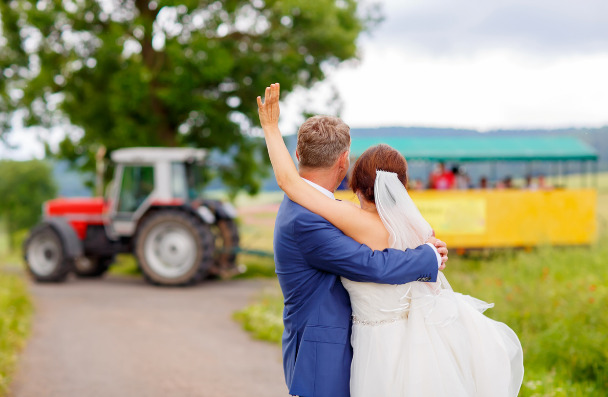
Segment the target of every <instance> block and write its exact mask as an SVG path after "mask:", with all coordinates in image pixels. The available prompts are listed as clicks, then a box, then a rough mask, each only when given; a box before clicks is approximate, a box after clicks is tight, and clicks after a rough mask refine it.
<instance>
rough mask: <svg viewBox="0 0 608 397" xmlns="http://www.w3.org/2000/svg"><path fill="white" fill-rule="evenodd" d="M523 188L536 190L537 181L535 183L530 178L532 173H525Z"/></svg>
mask: <svg viewBox="0 0 608 397" xmlns="http://www.w3.org/2000/svg"><path fill="white" fill-rule="evenodd" d="M524 188H525V189H528V190H538V183H536V182H535V181H534V180H533V179H532V175H530V174H528V175H526V179H525V182H524Z"/></svg>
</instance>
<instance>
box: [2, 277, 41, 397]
mask: <svg viewBox="0 0 608 397" xmlns="http://www.w3.org/2000/svg"><path fill="white" fill-rule="evenodd" d="M32 311H33V307H32V302H31V299H30V297H29V294H28V291H27V288H26V284H25V281H24V280H23V278H22V277H21V276H19V275H15V274H6V273H4V272H2V271H0V313H2V315H0V396H4V395H6V394H7V393H8V387H9V385H10V380H11V375H12V372H13V370H14V368H15V364H16V362H17V358H18V356H17V355H18V353H19V351H20V350H21V349H22V348H23V346H24V344H25V340H26V338H27V335H28V333H29V330H30V321H31V317H32Z"/></svg>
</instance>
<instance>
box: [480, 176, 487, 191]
mask: <svg viewBox="0 0 608 397" xmlns="http://www.w3.org/2000/svg"><path fill="white" fill-rule="evenodd" d="M479 188H480V189H488V188H489V185H488V178H487V177H485V176H482V177H481V178H479Z"/></svg>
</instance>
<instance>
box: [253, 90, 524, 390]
mask: <svg viewBox="0 0 608 397" xmlns="http://www.w3.org/2000/svg"><path fill="white" fill-rule="evenodd" d="M258 106H259V114H260V122H261V124H262V127H263V130H264V136H265V138H266V145H267V148H268V154H269V156H270V161H271V163H272V166H273V169H274V171H275V177H276V178H277V182H278V184H279V186H281V189H283V190H284V191H285V194H286V198H285V200H284V201H283V203H282V204H281V208H280V209H279V214H278V215H277V220H276V226H275V234H274V235H275V240H274V247H275V261H276V267H277V269H276V270H277V274H278V276H279V282H280V284H281V288H282V289H283V293H284V296H285V311H284V323H285V332H284V334H283V353H284V355H283V358H284V364H285V374H286V379H287V383H288V384H289V385H290V390H289V391H290V394H292V395H298V396H301V397H312V396H319V397H321V396H331V397H348V396H351V397H370V396H475V395H478V396H501V397H515V396H517V394H518V392H519V389H520V387H521V383H522V380H523V352H522V348H521V344H520V343H519V340H518V338H517V335H516V334H515V333H514V332H513V331H512V330H511V329H510V328H509V327H508V326H506V325H505V324H503V323H499V322H497V321H494V320H492V319H490V318H488V317H486V316H484V315H483V314H482V312H483V311H484V310H485V309H487V308H489V307H491V306H492V305H488V304H487V303H485V302H481V301H479V300H477V299H474V298H471V297H469V296H465V295H462V294H458V293H456V292H454V291H453V290H452V289H451V287H450V286H449V283H448V282H447V280H446V279H445V276H443V273H441V272H437V267H438V266H441V263H442V259H440V258H439V255H438V256H437V259H435V258H434V255H435V253H434V251H435V250H436V248H435V247H434V246H433V247H431V248H429V247H428V246H425V245H424V243H425V241H428V239H430V238H431V236H432V235H433V230H432V228H431V226H430V225H429V224H428V222H426V220H425V219H424V218H423V217H422V215H421V214H420V212H419V211H418V209H417V208H416V205H415V204H414V202H413V201H412V200H411V198H410V197H409V195H408V193H407V190H406V188H405V186H407V181H408V176H407V162H406V160H405V158H404V157H403V156H402V155H401V154H400V153H399V152H398V151H396V150H395V149H393V148H391V147H390V146H388V145H383V144H381V145H377V146H373V147H371V148H369V149H367V150H366V151H365V152H364V153H363V154H362V155H361V157H359V159H358V160H357V162H356V163H355V166H354V168H353V172H352V177H351V182H350V185H351V187H352V189H353V191H355V192H356V194H357V196H358V197H359V201H360V203H361V206H360V207H357V206H354V205H352V204H351V203H346V202H341V201H336V200H334V199H333V197H332V193H331V192H332V190H334V188H335V186H336V185H337V182H339V181H340V180H341V179H342V177H343V173H345V172H346V169H347V168H348V165H347V164H348V157H346V156H347V155H348V146H349V143H350V140H349V139H348V135H349V134H348V126H347V125H346V124H344V122H342V121H341V120H339V119H337V118H334V117H327V116H315V117H312V118H310V119H308V120H306V121H305V122H304V124H303V125H302V126H301V127H300V130H299V132H298V151H297V152H296V153H297V155H298V157H299V159H300V163H299V164H300V170H299V172H298V170H297V169H296V167H295V166H294V163H293V160H292V158H291V156H290V154H289V152H288V150H287V147H286V146H285V142H284V141H283V138H282V136H281V131H280V130H279V126H278V121H279V120H278V119H279V113H280V112H279V87H278V84H276V85H274V84H273V85H271V87H269V88H267V89H266V98H265V101H264V103H262V100H261V98H260V97H258ZM332 134H336V135H337V136H336V139H334V140H333V141H334V142H333V144H332V145H329V144H328V143H326V144H325V145H323V144H322V143H325V142H324V140H326V139H327V136H332ZM318 148H323V150H322V151H321V152H317V150H318ZM328 149H331V151H330V150H328ZM311 151H312V154H314V155H313V156H311V159H315V160H316V161H323V162H322V163H321V164H323V166H321V167H319V166H313V164H310V163H308V162H307V161H303V160H304V159H305V156H308V155H310V154H311ZM304 178H306V179H304ZM292 200H293V201H292ZM330 223H331V224H330ZM332 224H333V225H334V226H335V227H332ZM336 228H338V229H340V230H341V231H342V232H340V230H338V229H336ZM345 235H346V236H351V237H352V238H353V239H354V240H355V241H357V242H358V243H359V244H358V246H357V244H356V243H355V241H352V240H349V239H348V238H347V237H346V236H345ZM431 241H432V240H431ZM363 244H367V246H369V247H371V248H373V249H376V250H378V251H376V252H374V253H372V252H371V251H370V250H369V249H368V248H367V247H366V246H365V245H363ZM444 249H445V246H441V247H440V248H439V250H444ZM381 250H382V251H381ZM407 253H410V255H412V256H411V257H410V258H409V260H404V259H405V257H403V254H407ZM446 254H447V250H446ZM399 255H401V256H402V258H403V259H402V258H401V257H400V256H399ZM389 256H392V260H389ZM374 257H375V258H374ZM371 258H374V261H372V260H370V259H371ZM445 259H446V260H447V258H445ZM380 261H382V262H383V263H381V262H380ZM392 261H401V265H397V266H395V264H392V263H391V262H392ZM416 264H417V265H416ZM423 269H428V270H426V271H428V278H427V277H422V278H418V280H417V281H412V282H407V283H403V281H398V282H393V281H391V280H398V279H401V280H403V279H404V278H405V279H407V278H408V277H407V276H406V274H407V273H409V274H410V275H411V276H414V279H415V278H416V277H417V276H416V274H420V271H423V272H424V271H425V270H423ZM377 270H379V271H380V272H379V273H378V274H381V275H384V276H385V278H377V277H373V276H372V275H371V274H369V273H370V272H371V273H374V274H375V273H376V271H377ZM337 275H342V276H343V277H342V278H341V280H340V278H338V277H336V276H337ZM434 276H436V277H437V281H439V282H435V281H436V280H432V279H433V278H434ZM429 279H430V280H429ZM362 281H367V282H362ZM370 281H371V282H370ZM424 281H432V282H424ZM380 282H385V283H387V284H380ZM388 283H390V284H388ZM391 284H392V285H391ZM344 288H346V290H347V291H348V294H349V296H350V302H351V307H352V335H351V332H350V330H351V327H350V326H349V323H350V322H351V321H349V320H350V318H348V317H347V314H350V313H349V312H350V310H348V308H347V306H346V305H347V302H348V299H349V297H348V296H346V295H345V291H344ZM345 298H346V299H345ZM349 340H350V344H349ZM351 344H352V350H350V349H349V348H350V346H351ZM349 352H351V354H352V357H353V358H352V365H351V360H350V356H351V354H349ZM348 366H350V375H351V376H350V382H349V377H348V374H347V371H348Z"/></svg>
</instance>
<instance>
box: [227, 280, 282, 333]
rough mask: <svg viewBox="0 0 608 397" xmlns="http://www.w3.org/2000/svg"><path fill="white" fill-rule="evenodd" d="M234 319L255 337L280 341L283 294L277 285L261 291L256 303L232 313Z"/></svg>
mask: <svg viewBox="0 0 608 397" xmlns="http://www.w3.org/2000/svg"><path fill="white" fill-rule="evenodd" d="M233 317H234V319H235V320H237V321H238V322H240V323H241V324H243V328H244V329H245V330H247V331H249V332H251V333H252V334H253V336H254V337H255V338H257V339H261V340H265V341H268V342H273V343H280V341H281V335H282V334H283V295H282V294H281V291H280V289H279V288H278V286H277V287H276V288H274V289H267V290H265V291H263V292H262V294H261V296H260V298H259V299H258V300H257V301H256V303H254V304H252V305H250V306H247V307H246V308H244V309H243V310H240V311H238V312H236V313H234V316H233Z"/></svg>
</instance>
